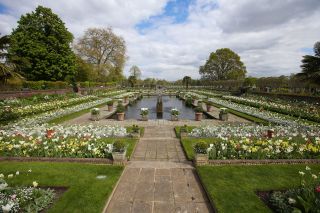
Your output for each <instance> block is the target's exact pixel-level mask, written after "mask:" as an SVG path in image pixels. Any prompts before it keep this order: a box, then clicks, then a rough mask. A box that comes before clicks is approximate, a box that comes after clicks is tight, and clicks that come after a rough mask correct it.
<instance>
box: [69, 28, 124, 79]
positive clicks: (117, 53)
mask: <svg viewBox="0 0 320 213" xmlns="http://www.w3.org/2000/svg"><path fill="white" fill-rule="evenodd" d="M75 49H76V51H77V53H78V54H79V56H80V57H81V58H82V59H84V60H86V61H87V62H88V63H90V64H92V65H93V66H94V67H95V69H96V72H97V74H98V76H99V78H100V77H107V76H108V75H109V74H111V73H112V72H113V73H112V74H113V75H114V74H115V73H117V74H118V75H119V78H123V75H122V70H123V66H124V63H125V59H126V55H125V53H126V45H125V41H124V40H123V38H122V37H120V36H117V35H116V34H114V33H113V31H112V29H111V28H107V29H100V28H90V29H88V30H87V31H86V32H85V34H84V36H82V37H81V38H80V39H79V40H78V42H77V44H76V45H75ZM113 77H114V76H113Z"/></svg>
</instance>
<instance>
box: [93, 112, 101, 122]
mask: <svg viewBox="0 0 320 213" xmlns="http://www.w3.org/2000/svg"><path fill="white" fill-rule="evenodd" d="M91 120H93V121H98V120H100V115H99V114H91Z"/></svg>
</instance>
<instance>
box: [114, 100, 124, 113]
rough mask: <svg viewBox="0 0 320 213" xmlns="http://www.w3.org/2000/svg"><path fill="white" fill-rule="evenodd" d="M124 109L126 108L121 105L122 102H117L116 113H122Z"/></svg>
mask: <svg viewBox="0 0 320 213" xmlns="http://www.w3.org/2000/svg"><path fill="white" fill-rule="evenodd" d="M125 110H126V108H125V107H124V106H123V104H122V103H121V102H120V103H118V106H117V110H116V111H117V113H123V112H124V111H125Z"/></svg>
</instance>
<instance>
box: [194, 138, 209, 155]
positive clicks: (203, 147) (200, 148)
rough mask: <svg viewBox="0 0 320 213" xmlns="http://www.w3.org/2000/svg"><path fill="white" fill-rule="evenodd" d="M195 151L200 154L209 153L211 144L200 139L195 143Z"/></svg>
mask: <svg viewBox="0 0 320 213" xmlns="http://www.w3.org/2000/svg"><path fill="white" fill-rule="evenodd" d="M193 148H194V152H195V153H198V154H207V153H208V151H207V149H208V148H209V145H208V144H207V143H206V142H204V141H199V142H197V143H196V144H195V145H194V147H193Z"/></svg>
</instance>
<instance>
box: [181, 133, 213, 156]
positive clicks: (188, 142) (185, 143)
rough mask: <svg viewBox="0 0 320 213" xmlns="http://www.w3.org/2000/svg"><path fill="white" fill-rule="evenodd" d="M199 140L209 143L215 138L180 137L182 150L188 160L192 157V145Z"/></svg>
mask: <svg viewBox="0 0 320 213" xmlns="http://www.w3.org/2000/svg"><path fill="white" fill-rule="evenodd" d="M199 141H204V142H206V143H209V144H210V143H213V142H214V141H215V139H214V138H201V139H200V138H183V139H181V144H182V147H183V149H184V152H185V153H186V155H187V159H188V160H193V159H194V151H193V147H194V145H195V144H196V143H197V142H199Z"/></svg>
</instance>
